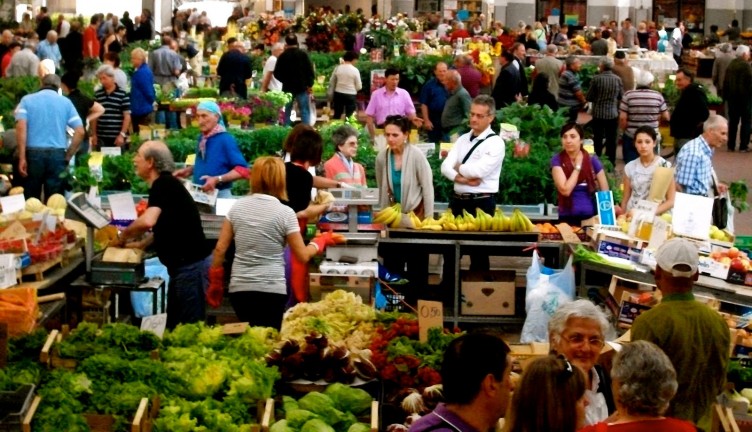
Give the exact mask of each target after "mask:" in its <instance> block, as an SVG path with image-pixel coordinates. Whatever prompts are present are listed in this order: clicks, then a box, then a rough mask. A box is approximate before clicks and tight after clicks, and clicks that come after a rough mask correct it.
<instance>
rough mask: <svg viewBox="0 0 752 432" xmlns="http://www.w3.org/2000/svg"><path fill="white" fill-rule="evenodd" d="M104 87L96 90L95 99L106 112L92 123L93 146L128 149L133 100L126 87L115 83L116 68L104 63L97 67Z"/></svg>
mask: <svg viewBox="0 0 752 432" xmlns="http://www.w3.org/2000/svg"><path fill="white" fill-rule="evenodd" d="M97 78H99V82H100V83H101V84H102V87H101V88H100V89H98V90H97V91H95V92H94V100H96V101H97V102H99V104H100V105H102V106H103V107H104V114H102V115H101V116H100V117H99V118H98V119H96V120H95V121H93V122H92V123H91V134H90V135H91V147H92V148H95V149H98V148H99V147H100V146H103V147H113V146H117V147H123V150H127V146H128V143H127V141H126V138H128V129H129V128H130V126H131V102H130V98H129V96H128V94H127V93H126V92H125V90H124V89H121V88H120V87H118V85H117V84H116V83H115V69H113V68H112V66H110V65H102V66H100V67H99V69H97Z"/></svg>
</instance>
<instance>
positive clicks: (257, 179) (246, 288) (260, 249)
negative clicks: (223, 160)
mask: <svg viewBox="0 0 752 432" xmlns="http://www.w3.org/2000/svg"><path fill="white" fill-rule="evenodd" d="M251 190H252V191H253V193H251V194H250V195H248V196H245V197H243V198H241V199H239V200H238V201H237V202H236V203H235V205H234V206H233V207H232V208H231V209H230V211H229V213H228V214H227V218H226V219H225V221H224V223H223V225H222V230H221V232H220V234H219V239H218V240H217V246H216V248H215V249H214V258H213V261H212V267H211V269H210V270H209V292H208V293H207V298H208V300H209V302H210V305H213V304H212V302H213V301H214V302H215V304H216V303H218V302H216V298H215V297H214V296H216V295H218V296H219V300H220V302H221V296H222V290H223V282H224V268H223V263H224V259H225V253H226V252H227V248H228V247H229V246H230V242H231V241H232V240H234V241H235V259H234V260H233V263H232V272H231V275H230V284H229V289H228V291H229V293H230V303H231V304H232V308H233V309H234V310H235V314H236V315H237V317H238V319H239V320H240V321H241V322H249V323H250V324H251V325H254V326H264V327H274V328H277V329H279V328H280V326H281V324H282V313H283V312H284V308H285V304H286V302H287V288H286V285H285V265H284V260H283V257H282V254H283V251H284V248H285V245H289V246H290V249H291V251H292V253H293V254H294V255H295V257H296V258H297V259H299V260H300V261H303V262H307V261H308V260H310V259H311V258H312V257H314V256H315V255H316V254H317V253H322V252H323V251H324V249H325V248H326V246H327V245H330V244H332V243H333V242H332V237H331V233H325V234H323V235H321V236H319V237H317V238H315V239H313V240H312V241H311V242H310V243H309V244H308V245H307V246H306V245H305V244H304V243H303V237H302V235H301V234H300V226H299V225H298V221H297V219H296V218H295V212H294V211H293V210H292V209H291V208H290V207H288V206H286V205H285V204H282V203H281V202H280V200H286V199H287V184H286V180H285V164H284V163H283V162H282V159H280V158H278V157H273V156H264V157H260V158H258V159H256V161H255V162H254V163H253V167H252V169H251ZM217 293H218V294H217Z"/></svg>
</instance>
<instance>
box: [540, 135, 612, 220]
mask: <svg viewBox="0 0 752 432" xmlns="http://www.w3.org/2000/svg"><path fill="white" fill-rule="evenodd" d="M583 138H584V132H583V130H582V127H581V126H580V125H578V124H576V123H568V124H565V125H564V127H562V128H561V147H562V150H561V152H559V153H557V154H555V155H554V156H553V157H552V158H551V177H553V180H554V186H556V191H557V192H558V196H559V221H561V222H566V223H568V224H570V225H576V226H579V225H580V224H581V223H582V221H583V220H585V219H589V218H591V217H593V216H595V215H596V214H597V209H596V208H595V192H596V191H599V190H600V191H605V190H608V181H607V180H606V172H605V171H604V170H603V165H602V164H601V161H600V160H599V159H598V156H596V155H592V156H591V155H590V154H588V152H587V151H585V150H584V149H583V148H582V139H583Z"/></svg>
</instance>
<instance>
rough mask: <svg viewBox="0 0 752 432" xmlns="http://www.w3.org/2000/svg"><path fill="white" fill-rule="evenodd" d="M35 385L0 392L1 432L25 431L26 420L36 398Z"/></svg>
mask: <svg viewBox="0 0 752 432" xmlns="http://www.w3.org/2000/svg"><path fill="white" fill-rule="evenodd" d="M34 388H35V385H34V384H25V385H22V386H19V387H18V389H17V390H15V391H4V392H0V411H1V412H2V413H3V414H2V416H0V431H2V432H16V431H21V430H25V429H24V427H23V425H24V423H23V422H24V419H25V418H26V416H27V415H26V414H27V413H28V412H29V410H30V408H31V403H32V399H33V397H34Z"/></svg>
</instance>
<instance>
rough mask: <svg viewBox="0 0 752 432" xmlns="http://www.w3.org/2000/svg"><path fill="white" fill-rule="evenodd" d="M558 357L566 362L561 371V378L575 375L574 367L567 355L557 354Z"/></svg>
mask: <svg viewBox="0 0 752 432" xmlns="http://www.w3.org/2000/svg"><path fill="white" fill-rule="evenodd" d="M556 358H557V359H559V360H561V361H562V363H563V364H564V369H563V370H562V371H561V372H559V378H560V379H567V378H569V377H570V376H572V375H574V368H573V367H572V363H570V362H569V360H567V358H566V357H564V356H563V355H561V354H560V355H558V356H556Z"/></svg>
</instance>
